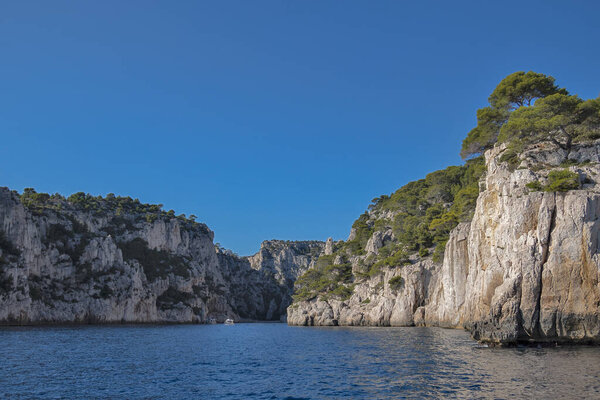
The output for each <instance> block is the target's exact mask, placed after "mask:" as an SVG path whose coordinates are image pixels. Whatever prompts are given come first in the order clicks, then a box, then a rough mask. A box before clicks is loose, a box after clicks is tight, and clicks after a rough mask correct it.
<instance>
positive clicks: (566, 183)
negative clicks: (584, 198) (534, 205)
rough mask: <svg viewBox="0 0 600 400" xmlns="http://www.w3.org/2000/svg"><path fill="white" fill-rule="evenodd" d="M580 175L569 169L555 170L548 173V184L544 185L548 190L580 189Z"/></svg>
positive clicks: (565, 190)
mask: <svg viewBox="0 0 600 400" xmlns="http://www.w3.org/2000/svg"><path fill="white" fill-rule="evenodd" d="M579 187H580V185H579V175H578V174H577V173H575V172H571V171H569V170H568V169H563V170H554V171H551V172H550V173H549V174H548V184H547V185H546V186H545V187H544V191H546V192H567V191H569V190H576V189H579Z"/></svg>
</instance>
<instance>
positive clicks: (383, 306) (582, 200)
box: [288, 142, 600, 343]
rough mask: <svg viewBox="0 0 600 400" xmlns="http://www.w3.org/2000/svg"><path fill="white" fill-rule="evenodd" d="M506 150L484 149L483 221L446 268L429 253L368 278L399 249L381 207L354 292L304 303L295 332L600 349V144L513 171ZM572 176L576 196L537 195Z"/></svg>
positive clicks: (534, 156)
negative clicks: (447, 333) (402, 333)
mask: <svg viewBox="0 0 600 400" xmlns="http://www.w3.org/2000/svg"><path fill="white" fill-rule="evenodd" d="M504 153H505V147H504V146H496V147H495V148H494V149H492V150H489V151H487V152H486V154H485V167H486V171H487V172H486V174H485V175H484V176H483V178H482V179H481V182H480V193H479V195H478V197H477V201H476V207H475V211H474V213H473V217H472V219H471V220H470V222H464V223H460V224H459V225H458V226H456V228H454V229H453V230H452V231H451V233H450V236H449V239H448V241H447V243H446V244H445V251H444V254H443V261H440V262H434V261H433V260H432V257H431V256H427V255H426V253H427V252H425V251H424V252H423V253H422V254H421V256H418V255H411V256H410V257H409V259H408V260H406V261H405V262H402V264H403V265H392V266H384V267H383V268H382V269H381V271H377V273H375V274H370V275H366V274H361V273H360V271H361V270H362V271H364V264H365V261H366V260H368V258H369V257H371V258H373V257H375V256H376V254H377V252H378V251H381V249H382V248H385V246H386V242H393V241H394V240H395V237H394V236H395V232H394V231H393V230H391V229H388V228H387V227H386V224H385V223H382V222H381V221H382V220H385V218H388V219H393V218H395V215H394V213H393V212H392V215H389V216H386V215H382V214H381V212H379V214H378V213H377V210H371V212H370V214H369V216H368V218H367V219H366V221H367V223H370V224H373V223H374V222H377V221H379V222H378V226H379V227H381V228H380V229H379V230H376V231H375V232H373V233H372V235H371V236H370V238H369V240H368V241H367V243H366V246H365V247H364V249H363V250H361V251H360V252H361V253H362V254H359V255H356V256H353V257H351V259H350V260H349V262H350V263H351V266H352V271H353V272H354V282H353V286H352V289H353V290H352V293H351V295H350V296H346V297H345V298H343V297H340V296H314V297H312V298H310V299H299V300H297V301H296V302H294V304H292V305H291V306H290V307H289V309H288V323H290V324H295V325H392V326H410V325H430V326H443V327H462V328H466V329H469V330H470V331H471V332H472V334H473V336H474V337H475V338H476V339H479V340H482V341H486V342H492V343H498V342H500V343H514V342H527V341H536V342H578V341H581V342H600V320H599V313H600V286H599V280H598V278H599V272H600V259H599V254H598V253H599V249H598V247H599V236H598V233H599V229H600V184H598V182H597V180H598V176H599V175H598V174H599V173H600V164H599V163H600V142H594V143H588V144H585V145H583V144H582V145H573V146H572V148H570V149H569V150H568V151H567V150H564V149H563V148H561V146H559V145H558V144H554V143H550V142H544V143H540V144H537V145H535V146H531V147H530V148H528V149H527V150H526V151H524V152H523V153H522V154H521V155H520V157H519V159H518V161H517V164H518V165H513V166H512V167H511V165H509V163H508V162H504V161H503V160H504V159H503V157H502V156H503V154H504ZM514 167H516V169H515V168H514ZM565 169H568V170H569V171H571V172H574V173H575V174H577V175H574V176H576V177H577V178H576V179H577V180H578V181H579V182H576V183H578V188H577V189H573V190H568V191H564V192H561V191H539V190H537V191H536V190H535V189H536V188H538V189H539V188H540V187H543V186H544V184H547V182H548V181H549V176H550V175H551V171H556V170H561V171H564V170H565ZM572 175H573V174H572ZM526 185H528V186H526ZM396 214H398V213H396ZM369 218H370V219H369ZM353 235H356V232H355V231H353V232H352V233H351V236H350V238H349V240H353V239H355V238H354V237H353ZM342 262H343V261H340V264H341V263H342ZM357 272H359V273H357Z"/></svg>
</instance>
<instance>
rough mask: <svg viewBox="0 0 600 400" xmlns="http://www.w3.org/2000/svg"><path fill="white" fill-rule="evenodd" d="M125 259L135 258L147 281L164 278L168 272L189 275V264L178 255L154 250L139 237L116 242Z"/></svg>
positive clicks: (186, 276) (187, 276)
mask: <svg viewBox="0 0 600 400" xmlns="http://www.w3.org/2000/svg"><path fill="white" fill-rule="evenodd" d="M117 245H118V246H119V248H120V249H121V251H122V252H123V258H124V259H125V260H137V261H138V262H139V263H140V265H141V266H142V268H143V269H144V274H145V275H146V278H148V280H149V281H154V280H156V279H158V278H166V277H167V276H168V274H169V273H173V274H175V275H179V276H183V277H185V278H189V277H190V271H189V264H188V263H187V262H186V260H185V259H183V258H182V257H180V256H174V255H171V254H170V253H168V252H166V251H164V250H154V249H151V248H149V247H148V243H147V242H146V241H145V240H144V239H141V238H135V239H133V240H131V241H129V242H119V243H118V244H117Z"/></svg>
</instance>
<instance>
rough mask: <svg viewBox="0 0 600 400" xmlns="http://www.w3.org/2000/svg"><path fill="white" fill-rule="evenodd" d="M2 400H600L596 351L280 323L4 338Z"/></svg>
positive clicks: (423, 331)
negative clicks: (495, 344) (494, 344)
mask: <svg viewBox="0 0 600 400" xmlns="http://www.w3.org/2000/svg"><path fill="white" fill-rule="evenodd" d="M0 394H1V396H0V397H2V398H16V399H19V398H40V399H59V398H86V399H88V398H111V399H112V398H124V399H162V398H168V399H171V400H172V399H194V398H206V399H219V398H227V399H337V398H356V399H358V398H364V399H395V398H468V399H472V398H486V399H487V398H497V399H513V398H536V399H540V398H586V399H591V398H600V348H599V347H559V348H546V349H531V348H526V349H525V348H523V349H519V348H517V349H491V348H481V347H479V346H478V345H477V344H476V343H475V342H473V341H472V340H471V339H470V337H469V335H468V334H467V333H465V332H463V331H456V330H443V329H432V328H301V327H288V326H287V325H284V324H239V325H234V326H224V325H186V326H89V327H44V328H0Z"/></svg>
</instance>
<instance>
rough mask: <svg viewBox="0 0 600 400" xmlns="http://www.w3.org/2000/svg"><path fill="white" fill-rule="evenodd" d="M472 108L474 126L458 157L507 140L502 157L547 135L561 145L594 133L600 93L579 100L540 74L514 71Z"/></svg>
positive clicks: (599, 132) (599, 125)
mask: <svg viewBox="0 0 600 400" xmlns="http://www.w3.org/2000/svg"><path fill="white" fill-rule="evenodd" d="M488 100H489V104H490V105H489V106H488V107H484V108H481V109H479V110H477V126H476V127H475V128H473V129H472V130H471V131H470V132H469V134H468V135H467V137H466V138H465V140H464V141H463V144H462V149H461V156H462V157H463V158H468V157H472V156H474V155H478V154H481V153H482V152H483V151H485V150H487V149H490V148H492V147H493V146H494V145H495V144H496V143H498V142H499V143H506V144H507V147H508V149H507V155H506V156H505V160H506V161H510V157H511V156H513V157H514V155H516V154H518V153H520V152H521V151H522V150H523V148H524V147H525V146H526V145H529V144H532V143H536V142H541V141H544V140H549V141H552V142H554V143H555V144H557V145H559V146H560V147H561V148H564V149H569V148H570V146H571V144H572V143H575V142H583V141H587V140H593V139H598V138H600V97H599V98H597V99H590V100H582V99H580V98H579V97H578V96H576V95H570V94H569V93H568V92H567V90H566V89H564V88H559V87H558V86H556V85H555V84H554V78H553V77H551V76H546V75H544V74H539V73H535V72H532V71H529V72H522V71H520V72H515V73H513V74H511V75H509V76H507V77H506V78H504V79H503V80H502V81H501V82H500V84H498V86H497V87H496V89H495V90H494V91H493V92H492V94H491V95H490V97H489V99H488Z"/></svg>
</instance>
